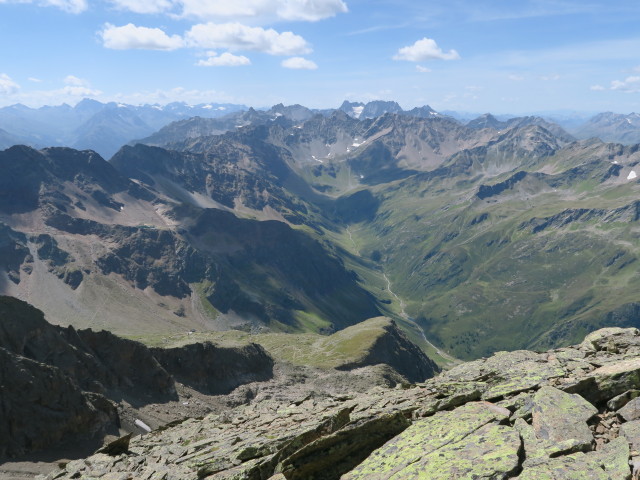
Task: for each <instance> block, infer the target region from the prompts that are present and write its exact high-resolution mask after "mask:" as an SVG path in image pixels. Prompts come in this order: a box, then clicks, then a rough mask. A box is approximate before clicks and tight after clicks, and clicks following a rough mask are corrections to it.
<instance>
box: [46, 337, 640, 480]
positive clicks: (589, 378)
mask: <svg viewBox="0 0 640 480" xmlns="http://www.w3.org/2000/svg"><path fill="white" fill-rule="evenodd" d="M102 452H107V453H96V454H94V455H93V456H90V457H88V458H86V459H82V460H75V461H71V462H69V463H67V464H66V465H61V468H59V469H58V470H56V471H54V472H51V473H50V474H49V475H47V476H46V477H45V478H46V479H51V480H53V479H78V478H80V479H89V478H92V479H93V478H101V479H123V480H124V479H133V478H145V479H160V478H162V479H166V480H170V479H176V480H177V479H180V480H186V479H194V480H196V479H200V478H209V479H212V480H213V479H216V480H217V479H265V480H266V479H271V480H276V479H279V480H283V479H307V480H311V479H343V480H356V479H367V480H371V479H402V480H404V479H414V478H415V479H430V480H436V479H443V480H448V479H454V478H455V479H463V478H465V479H510V478H518V479H558V480H569V479H576V480H583V479H603V480H605V479H608V480H615V479H620V480H622V479H631V478H632V476H633V478H638V475H639V474H640V331H639V330H637V329H635V328H627V329H622V328H606V329H602V330H598V331H596V332H594V333H591V334H590V335H588V336H587V337H586V338H585V340H584V341H583V342H582V343H581V344H579V345H575V346H572V347H566V348H560V349H555V350H549V351H546V352H539V353H536V352H531V351H524V350H521V351H514V352H498V353H496V354H494V355H493V356H491V357H489V358H483V359H480V360H476V361H472V362H468V363H464V364H460V365H458V366H456V367H454V368H452V369H451V370H449V371H447V372H445V373H442V374H440V375H439V376H437V377H435V378H432V379H430V380H427V381H426V382H424V383H417V384H410V385H409V384H405V385H401V386H397V387H396V388H394V389H389V388H382V387H374V388H373V389H372V390H370V391H369V392H367V393H365V394H357V393H355V394H351V395H334V396H328V397H327V396H324V397H320V396H314V395H313V394H311V395H308V396H307V397H306V398H303V399H300V401H296V402H290V403H282V402H278V401H275V400H268V399H264V400H263V401H261V402H254V403H251V404H249V405H243V406H240V407H236V408H235V409H231V410H228V411H226V412H223V413H222V414H210V415H208V416H206V417H204V418H199V419H196V418H191V419H188V420H185V421H183V422H182V423H180V424H177V425H173V426H171V427H170V428H165V429H159V430H156V431H153V432H151V433H149V434H147V435H144V436H140V437H137V438H134V439H132V440H131V442H130V443H129V444H128V445H126V446H125V447H124V448H114V449H109V448H106V449H103V450H102Z"/></svg>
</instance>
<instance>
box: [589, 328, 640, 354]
mask: <svg viewBox="0 0 640 480" xmlns="http://www.w3.org/2000/svg"><path fill="white" fill-rule="evenodd" d="M639 335H640V331H639V330H638V329H637V328H619V327H610V328H602V329H600V330H597V331H595V332H592V333H590V334H589V335H587V336H586V337H585V338H584V340H583V342H582V343H581V344H580V348H581V349H583V350H587V351H596V352H598V351H602V350H604V351H607V352H609V353H620V351H621V350H626V349H627V348H629V347H630V346H638V345H640V341H639V338H640V337H639Z"/></svg>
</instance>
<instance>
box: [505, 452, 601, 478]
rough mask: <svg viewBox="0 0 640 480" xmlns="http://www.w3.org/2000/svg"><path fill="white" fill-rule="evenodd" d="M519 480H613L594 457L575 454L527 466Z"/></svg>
mask: <svg viewBox="0 0 640 480" xmlns="http://www.w3.org/2000/svg"><path fill="white" fill-rule="evenodd" d="M518 480H612V477H611V475H609V473H608V472H605V470H604V468H603V467H602V466H601V465H600V462H599V461H598V460H597V459H596V458H595V457H594V456H592V455H586V454H584V453H574V454H573V455H567V456H564V457H557V458H551V459H549V460H548V461H546V462H543V463H539V464H537V465H533V466H530V467H527V466H525V468H524V470H523V471H522V473H521V474H520V476H519V477H518Z"/></svg>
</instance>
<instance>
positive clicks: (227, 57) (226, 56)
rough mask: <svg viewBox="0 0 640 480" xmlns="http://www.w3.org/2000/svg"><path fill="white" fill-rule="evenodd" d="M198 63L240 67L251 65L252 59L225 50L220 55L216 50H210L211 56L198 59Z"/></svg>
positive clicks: (210, 65)
mask: <svg viewBox="0 0 640 480" xmlns="http://www.w3.org/2000/svg"><path fill="white" fill-rule="evenodd" d="M196 65H198V66H200V67H239V66H242V65H251V60H249V59H248V58H247V57H245V56H243V55H233V54H232V53H229V52H224V53H223V54H222V55H220V56H218V55H216V53H215V52H209V58H207V59H206V60H200V61H198V63H197V64H196Z"/></svg>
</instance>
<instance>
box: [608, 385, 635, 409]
mask: <svg viewBox="0 0 640 480" xmlns="http://www.w3.org/2000/svg"><path fill="white" fill-rule="evenodd" d="M639 396H640V390H627V391H626V392H624V393H621V394H620V395H617V396H615V397H613V398H612V399H611V400H609V401H608V402H607V408H608V409H609V410H619V409H621V408H622V407H624V406H625V405H626V404H627V403H629V401H630V400H633V399H634V398H637V397H639Z"/></svg>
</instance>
